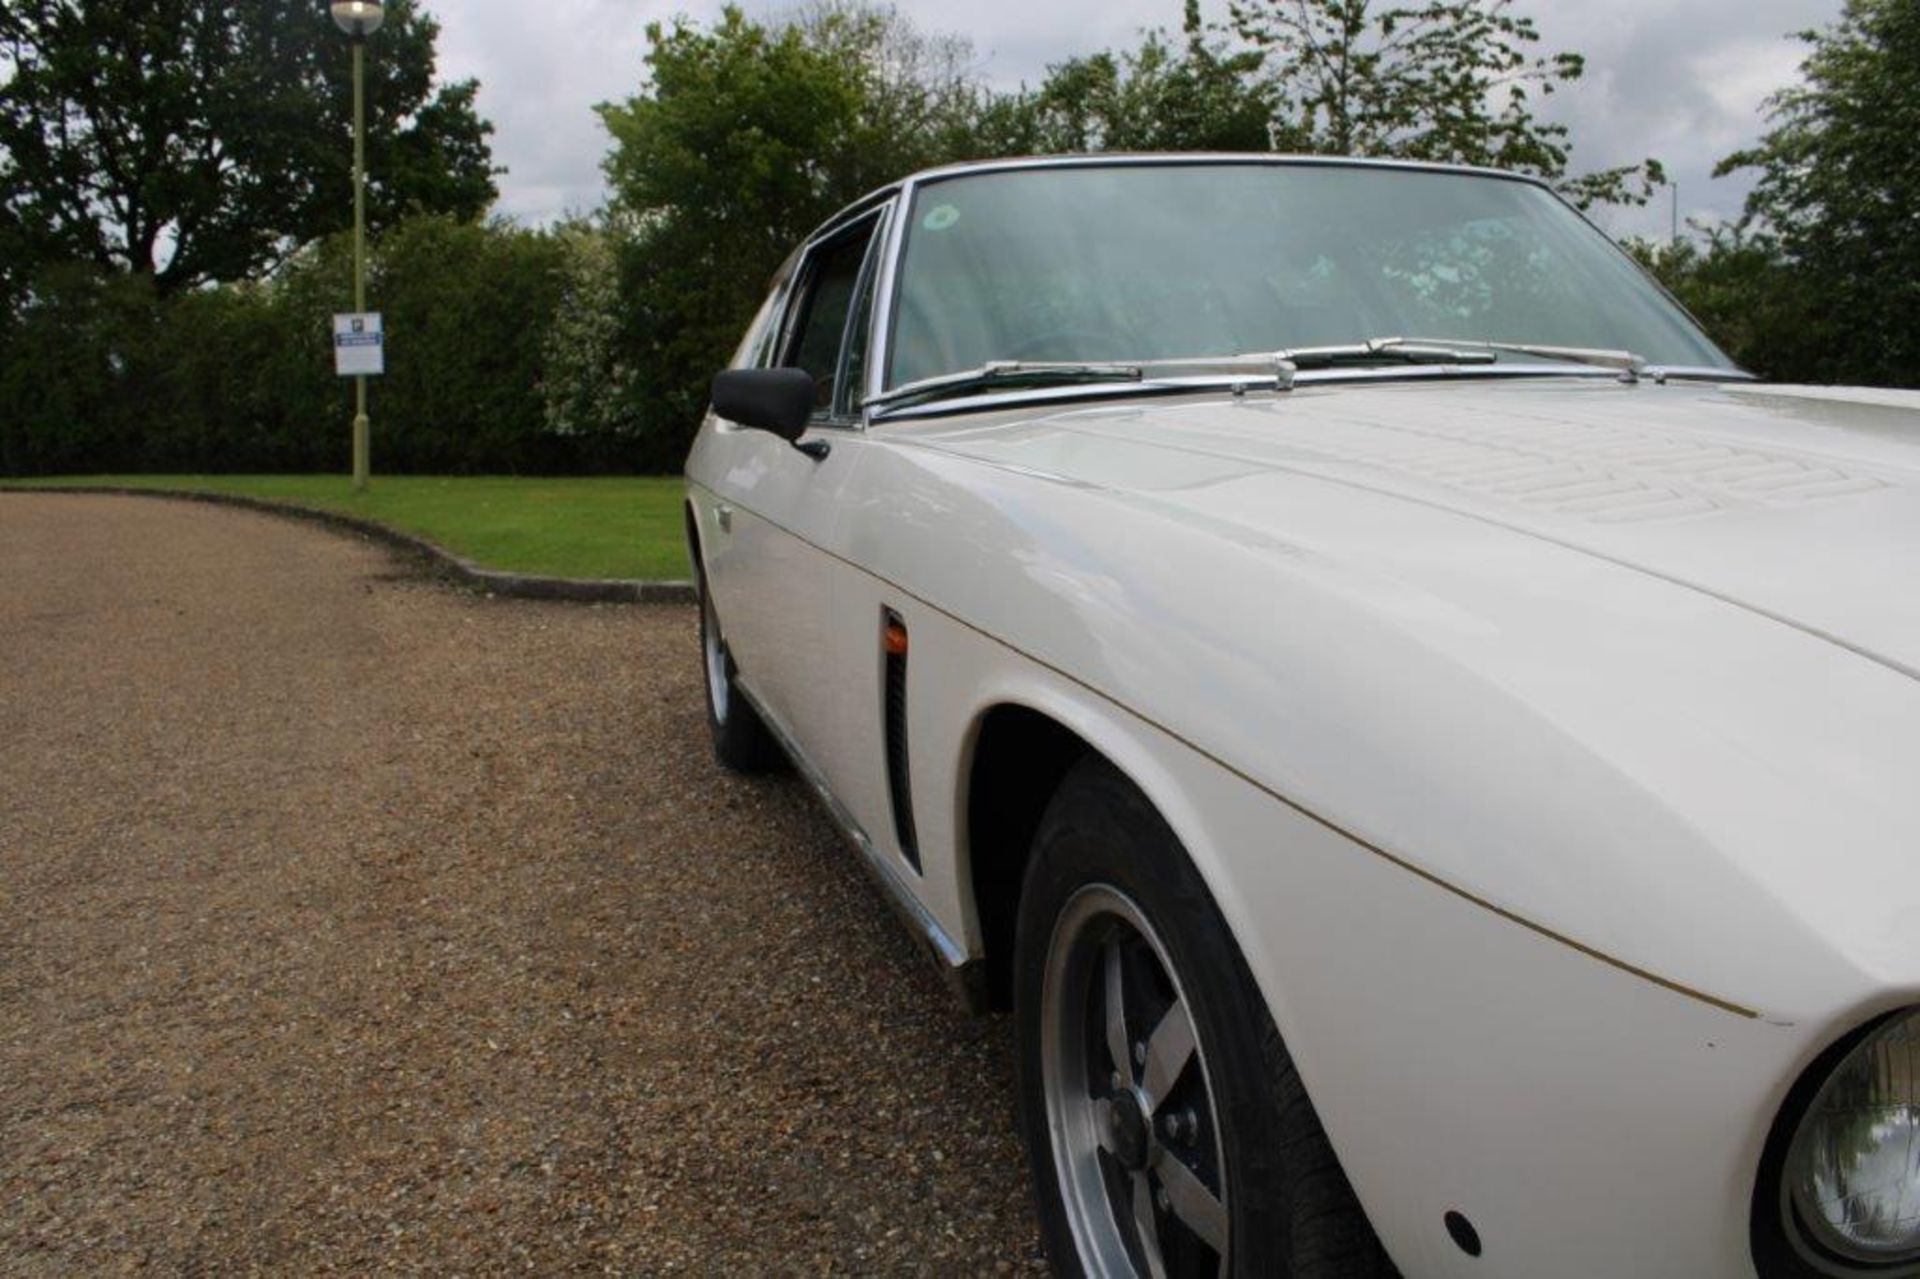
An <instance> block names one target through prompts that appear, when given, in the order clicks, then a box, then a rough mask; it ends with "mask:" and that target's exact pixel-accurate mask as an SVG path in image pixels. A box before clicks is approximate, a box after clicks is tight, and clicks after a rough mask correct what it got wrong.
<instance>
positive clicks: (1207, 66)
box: [987, 0, 1294, 153]
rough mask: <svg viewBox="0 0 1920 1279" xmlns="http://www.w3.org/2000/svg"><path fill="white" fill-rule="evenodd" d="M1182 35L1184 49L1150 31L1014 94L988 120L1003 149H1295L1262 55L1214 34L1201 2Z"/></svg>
mask: <svg viewBox="0 0 1920 1279" xmlns="http://www.w3.org/2000/svg"><path fill="white" fill-rule="evenodd" d="M1181 36H1182V41H1181V43H1180V44H1179V45H1178V46H1177V47H1176V46H1175V45H1174V44H1173V43H1172V42H1171V41H1170V40H1169V38H1168V37H1167V36H1166V34H1165V33H1163V32H1159V31H1154V32H1149V33H1148V34H1147V36H1146V38H1145V40H1144V41H1143V42H1142V44H1141V46H1140V48H1139V49H1138V50H1135V51H1131V52H1124V53H1119V54H1115V53H1112V52H1106V53H1097V54H1093V55H1091V56H1089V57H1084V58H1074V59H1072V60H1070V61H1068V62H1063V63H1060V64H1058V65H1056V66H1053V67H1050V68H1049V69H1048V72H1047V78H1046V80H1045V81H1044V82H1043V83H1042V84H1041V86H1040V88H1039V89H1038V90H1037V91H1036V92H1034V93H1031V94H1021V95H1016V96H1015V97H1013V98H1010V99H1008V100H1007V101H1006V102H1005V103H1004V104H1003V105H1002V107H1001V111H1000V114H999V115H998V116H997V117H996V116H989V117H988V121H989V124H988V126H987V127H989V128H993V129H998V130H999V131H1000V132H1001V133H1002V135H1003V137H1004V141H1003V142H1002V143H1001V144H1000V145H1001V149H1004V150H1009V151H1026V152H1034V153H1046V152H1083V151H1268V150H1272V149H1273V148H1274V144H1275V142H1276V141H1279V142H1280V143H1281V145H1283V146H1287V147H1289V148H1291V147H1292V145H1293V142H1294V139H1293V138H1292V137H1291V136H1290V135H1289V134H1287V133H1286V131H1285V129H1284V126H1282V127H1280V128H1278V129H1276V125H1277V123H1278V122H1276V121H1275V119H1274V114H1275V111H1274V108H1275V102H1274V98H1273V94H1272V92H1271V91H1270V89H1269V88H1268V86H1267V85H1265V84H1264V83H1262V82H1261V81H1260V80H1259V79H1258V78H1257V77H1256V75H1255V73H1256V72H1257V71H1258V69H1259V67H1260V63H1261V57H1260V54H1259V53H1257V52H1254V51H1251V50H1244V49H1243V50H1230V49H1226V48H1224V47H1222V45H1221V44H1220V43H1219V42H1218V41H1217V40H1214V39H1211V38H1209V35H1208V32H1207V30H1206V28H1205V26H1204V25H1203V24H1202V22H1201V20H1200V4H1199V0H1187V4H1186V14H1185V19H1184V21H1183V23H1182V28H1181ZM1276 134H1278V135H1279V136H1278V137H1276Z"/></svg>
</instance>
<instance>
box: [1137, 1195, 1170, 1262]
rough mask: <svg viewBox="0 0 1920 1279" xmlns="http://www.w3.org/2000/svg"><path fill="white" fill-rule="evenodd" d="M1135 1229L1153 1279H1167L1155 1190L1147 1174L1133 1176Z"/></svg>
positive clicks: (1141, 1251) (1143, 1256)
mask: <svg viewBox="0 0 1920 1279" xmlns="http://www.w3.org/2000/svg"><path fill="white" fill-rule="evenodd" d="M1133 1228H1134V1230H1135V1231H1136V1232H1138V1234H1139V1236H1140V1255H1141V1257H1142V1258H1144V1259H1145V1261H1146V1263H1147V1274H1148V1275H1150V1276H1151V1279H1166V1274H1167V1263H1166V1260H1165V1258H1163V1257H1162V1256H1161V1255H1160V1223H1159V1222H1158V1221H1156V1220H1154V1216H1153V1188H1152V1187H1151V1186H1149V1185H1148V1184H1147V1174H1146V1173H1144V1172H1136V1173H1134V1174H1133Z"/></svg>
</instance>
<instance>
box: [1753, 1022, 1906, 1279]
mask: <svg viewBox="0 0 1920 1279" xmlns="http://www.w3.org/2000/svg"><path fill="white" fill-rule="evenodd" d="M1908 1036H1915V1037H1920V1007H1907V1008H1902V1009H1897V1010H1895V1011H1893V1012H1890V1013H1886V1014H1884V1015H1882V1016H1879V1017H1876V1018H1874V1019H1873V1020H1871V1021H1869V1022H1867V1023H1866V1024H1865V1025H1863V1026H1861V1027H1859V1028H1858V1029H1856V1030H1854V1031H1853V1032H1852V1033H1850V1034H1848V1035H1846V1036H1844V1037H1842V1038H1841V1039H1840V1040H1839V1041H1838V1042H1837V1043H1835V1044H1833V1045H1832V1046H1831V1047H1830V1048H1828V1049H1827V1051H1825V1052H1824V1053H1822V1054H1821V1055H1820V1057H1819V1058H1818V1059H1817V1060H1816V1061H1815V1062H1814V1063H1813V1064H1812V1065H1811V1066H1810V1067H1808V1069H1807V1071H1806V1072H1805V1073H1804V1074H1803V1075H1802V1076H1801V1078H1800V1081H1799V1082H1798V1083H1797V1084H1796V1085H1795V1087H1794V1089H1793V1091H1792V1092H1791V1093H1790V1094H1789V1096H1788V1098H1787V1102H1786V1104H1785V1105H1784V1106H1782V1107H1781V1110H1780V1113H1779V1115H1778V1116H1777V1118H1776V1120H1775V1123H1774V1127H1773V1132H1772V1135H1771V1136H1770V1137H1769V1139H1768V1142H1767V1153H1766V1157H1765V1159H1764V1160H1763V1163H1762V1168H1761V1178H1760V1181H1759V1184H1758V1185H1757V1186H1756V1187H1755V1196H1754V1199H1755V1203H1754V1208H1755V1213H1754V1221H1753V1247H1754V1260H1755V1262H1756V1264H1757V1266H1758V1268H1759V1271H1760V1273H1761V1274H1762V1275H1763V1276H1766V1279H1774V1277H1775V1276H1781V1277H1783V1279H1784V1277H1789V1276H1791V1277H1795V1279H1798V1277H1803V1276H1831V1277H1832V1279H1862V1277H1863V1276H1875V1277H1885V1279H1904V1277H1905V1276H1920V1234H1916V1236H1915V1238H1914V1241H1913V1246H1912V1247H1902V1248H1900V1249H1899V1250H1898V1251H1886V1252H1878V1253H1876V1252H1873V1251H1871V1250H1867V1249H1860V1248H1855V1247H1852V1246H1850V1245H1849V1243H1848V1241H1846V1240H1845V1239H1844V1238H1842V1236H1841V1232H1840V1231H1839V1230H1838V1229H1837V1228H1835V1227H1833V1226H1832V1225H1830V1224H1829V1223H1828V1222H1827V1221H1825V1220H1823V1219H1822V1217H1821V1215H1820V1212H1819V1210H1818V1209H1817V1208H1814V1207H1810V1206H1809V1205H1808V1204H1807V1203H1806V1202H1805V1197H1804V1195H1803V1194H1801V1193H1800V1192H1799V1189H1798V1188H1799V1185H1800V1183H1802V1182H1803V1180H1804V1177H1803V1173H1805V1172H1807V1170H1808V1164H1807V1161H1808V1160H1809V1159H1810V1158H1811V1155H1812V1151H1813V1149H1814V1147H1815V1142H1816V1138H1817V1137H1819V1135H1820V1125H1821V1124H1823V1123H1827V1122H1831V1112H1830V1111H1829V1110H1828V1109H1827V1103H1828V1102H1829V1101H1830V1100H1831V1099H1832V1098H1833V1096H1834V1093H1835V1090H1836V1089H1837V1088H1840V1087H1842V1086H1845V1085H1848V1084H1857V1083H1858V1082H1859V1080H1858V1077H1857V1076H1856V1075H1855V1074H1854V1073H1853V1072H1855V1071H1856V1069H1857V1068H1858V1067H1860V1066H1861V1065H1863V1064H1864V1063H1867V1062H1870V1061H1872V1060H1873V1059H1874V1054H1876V1053H1877V1052H1880V1051H1881V1050H1882V1049H1883V1048H1884V1047H1885V1046H1887V1045H1888V1044H1889V1042H1890V1041H1892V1040H1896V1039H1900V1038H1906V1037H1908ZM1912 1070H1913V1067H1912V1065H1911V1058H1909V1059H1908V1064H1907V1066H1906V1071H1905V1077H1906V1079H1907V1082H1906V1084H1905V1086H1904V1087H1903V1088H1902V1090H1901V1094H1900V1095H1901V1096H1903V1097H1910V1096H1912V1095H1913V1093H1914V1084H1913V1082H1912Z"/></svg>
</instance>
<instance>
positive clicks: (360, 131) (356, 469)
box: [328, 0, 386, 492]
mask: <svg viewBox="0 0 1920 1279" xmlns="http://www.w3.org/2000/svg"><path fill="white" fill-rule="evenodd" d="M328 9H329V10H330V11H331V12H332V14H333V21H334V24H335V25H336V26H338V27H339V28H340V29H341V30H342V31H344V32H346V33H347V34H348V35H349V36H351V37H352V39H353V309H354V311H355V312H365V311H366V309H367V89H366V60H367V59H366V52H367V37H368V36H370V35H372V34H373V33H374V32H376V31H378V30H379V29H380V22H381V20H382V19H383V18H385V17H386V6H385V4H384V3H383V0H330V3H329V4H328ZM367 429H368V428H367V375H366V374H364V373H361V374H356V375H355V377H354V379H353V487H354V490H355V491H356V492H358V491H360V490H363V489H365V488H366V487H367V472H368V470H369V469H370V465H369V459H368V442H367Z"/></svg>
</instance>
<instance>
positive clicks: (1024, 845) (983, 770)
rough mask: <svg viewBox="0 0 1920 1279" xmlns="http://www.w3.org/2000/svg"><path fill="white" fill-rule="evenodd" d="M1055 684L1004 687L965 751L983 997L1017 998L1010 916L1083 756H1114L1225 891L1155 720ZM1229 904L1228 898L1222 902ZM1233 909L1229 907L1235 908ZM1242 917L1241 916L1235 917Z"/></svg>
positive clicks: (984, 709) (966, 886) (962, 870)
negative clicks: (1047, 823) (1053, 808)
mask: <svg viewBox="0 0 1920 1279" xmlns="http://www.w3.org/2000/svg"><path fill="white" fill-rule="evenodd" d="M1073 692H1074V690H1072V689H1061V688H1058V687H1048V686H1041V687H1022V688H1018V689H1007V690H1004V692H1003V694H1002V695H1000V696H997V697H994V698H991V699H989V700H987V701H986V702H985V703H984V704H982V705H981V707H980V708H979V709H978V710H977V711H976V712H975V713H974V715H973V717H972V721H971V725H970V728H969V730H968V732H967V733H966V735H965V737H964V738H963V741H964V743H965V746H964V748H963V750H962V752H961V758H960V761H959V769H958V777H957V779H956V781H957V785H958V788H959V789H958V794H957V797H956V798H957V804H956V809H957V811H956V812H955V819H956V823H955V828H956V831H957V833H958V836H959V838H958V841H957V843H958V847H957V848H956V853H957V854H958V856H957V859H956V860H957V865H956V877H957V878H958V880H959V884H958V887H959V889H960V891H961V894H962V905H963V909H964V911H965V913H966V916H967V922H968V924H969V926H970V927H971V928H972V929H973V930H974V932H973V936H974V938H975V940H976V944H977V946H978V948H979V949H978V952H977V953H978V955H979V957H980V958H981V959H982V960H983V961H984V968H985V972H986V982H985V989H986V997H987V1006H988V1008H990V1009H993V1010H996V1011H1004V1010H1006V1009H1007V1008H1009V1007H1010V1006H1011V993H1012V971H1013V934H1014V922H1015V919H1016V917H1017V914H1018V910H1019V904H1020V892H1021V885H1022V880H1023V878H1024V876H1025V873H1026V867H1027V861H1028V857H1029V855H1030V854H1031V852H1032V847H1033V839H1034V836H1035V834H1037V833H1038V831H1039V827H1040V819H1041V818H1042V817H1043V816H1044V815H1045V813H1046V809H1047V804H1048V803H1049V801H1051V800H1052V798H1053V795H1054V793H1055V792H1056V791H1057V790H1058V789H1059V786H1060V783H1061V781H1062V780H1063V779H1064V778H1065V777H1066V775H1067V772H1068V770H1070V769H1071V768H1072V767H1073V766H1074V765H1075V764H1076V763H1078V762H1079V761H1080V760H1081V759H1082V758H1083V757H1085V756H1088V755H1095V756H1098V757H1099V758H1101V759H1103V760H1105V761H1106V762H1107V763H1108V764H1111V765H1112V766H1113V767H1114V768H1115V769H1116V770H1118V771H1119V773H1120V774H1121V775H1122V776H1123V777H1125V778H1126V779H1127V780H1128V782H1130V783H1131V784H1132V785H1133V786H1134V787H1135V788H1136V789H1138V790H1139V791H1140V793H1141V794H1142V795H1143V796H1145V797H1146V800H1147V802H1148V803H1149V804H1150V805H1152V806H1153V808H1154V810H1155V812H1157V813H1158V814H1159V815H1160V818H1161V820H1163V821H1165V822H1166V823H1167V825H1168V826H1169V828H1171V829H1172V830H1173V832H1174V834H1175V836H1176V838H1178V839H1179V840H1180V842H1181V844H1182V846H1183V847H1184V848H1185V849H1186V850H1187V856H1188V857H1189V858H1190V859H1191V860H1192V861H1193V863H1194V867H1195V869H1196V870H1197V871H1198V872H1199V873H1200V876H1201V878H1202V879H1203V880H1205V881H1206V882H1207V885H1208V888H1209V890H1210V891H1212V892H1213V893H1214V895H1215V899H1216V901H1217V900H1219V899H1220V890H1221V887H1222V885H1221V884H1219V883H1218V882H1217V878H1218V875H1219V873H1220V870H1221V868H1220V866H1219V864H1218V860H1217V858H1215V857H1214V856H1213V855H1212V850H1211V848H1210V846H1209V843H1208V837H1209V833H1210V832H1209V831H1208V830H1207V824H1206V823H1205V822H1204V821H1203V820H1202V819H1201V817H1200V812H1199V809H1198V807H1197V805H1196V800H1197V797H1195V796H1192V795H1188V794H1187V793H1185V791H1184V790H1183V788H1182V786H1181V780H1180V776H1179V770H1178V769H1174V768H1170V767H1168V760H1167V758H1166V757H1165V756H1164V754H1163V753H1162V752H1163V751H1164V750H1165V749H1166V748H1168V747H1169V746H1173V747H1174V749H1176V750H1178V749H1183V748H1179V747H1177V746H1175V745H1174V744H1173V743H1170V742H1164V741H1162V742H1156V741H1154V740H1151V739H1152V738H1153V737H1154V736H1155V735H1156V734H1155V733H1154V732H1153V730H1151V729H1150V727H1148V726H1145V725H1142V724H1140V723H1138V722H1137V721H1135V720H1133V719H1132V717H1131V716H1129V715H1127V714H1126V713H1125V712H1124V711H1121V710H1120V709H1119V708H1115V707H1107V706H1104V705H1101V704H1099V703H1097V702H1093V704H1089V702H1091V701H1092V699H1088V698H1080V697H1075V696H1073ZM1222 905H1223V907H1224V906H1225V903H1222ZM1228 913H1229V916H1231V915H1232V914H1233V912H1232V911H1229V912H1228ZM1235 922H1238V921H1235Z"/></svg>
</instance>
